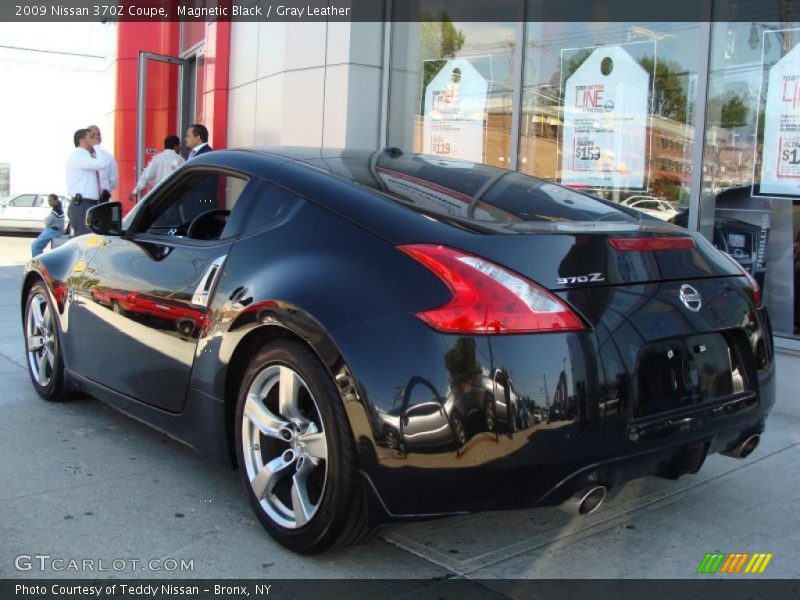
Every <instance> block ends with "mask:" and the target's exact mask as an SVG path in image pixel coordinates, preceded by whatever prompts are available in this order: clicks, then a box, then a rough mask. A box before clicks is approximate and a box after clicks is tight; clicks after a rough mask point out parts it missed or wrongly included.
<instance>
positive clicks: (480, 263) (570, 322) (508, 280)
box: [398, 244, 584, 334]
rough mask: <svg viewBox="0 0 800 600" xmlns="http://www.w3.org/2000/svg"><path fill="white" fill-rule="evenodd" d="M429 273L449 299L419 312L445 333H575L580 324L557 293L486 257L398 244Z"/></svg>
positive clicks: (450, 250) (426, 320)
mask: <svg viewBox="0 0 800 600" xmlns="http://www.w3.org/2000/svg"><path fill="white" fill-rule="evenodd" d="M398 248H399V249H400V250H402V251H403V252H405V253H406V254H408V255H409V256H410V257H412V258H413V259H414V260H416V261H417V262H419V263H421V264H422V265H424V266H425V267H427V268H428V269H430V270H431V271H433V272H434V273H435V274H436V275H437V276H438V277H439V278H440V279H441V280H442V281H443V282H444V283H445V284H447V287H449V288H450V291H451V292H452V293H453V297H452V298H451V299H450V301H449V302H448V303H447V304H445V305H444V306H440V307H438V308H434V309H431V310H426V311H423V312H419V313H417V317H419V318H420V319H421V320H422V321H424V322H425V323H427V324H428V325H429V326H431V327H432V328H433V329H435V330H437V331H441V332H445V333H473V334H489V333H491V334H502V333H546V332H557V331H578V330H581V329H584V325H583V323H582V322H581V320H580V319H579V318H578V316H577V315H576V314H575V313H574V312H572V311H571V310H570V309H569V307H568V306H566V305H565V304H564V303H563V302H562V301H561V300H559V299H558V298H557V297H556V296H554V295H553V294H551V293H550V292H548V291H547V290H545V289H544V288H542V287H540V286H538V285H536V284H535V283H533V282H532V281H529V280H527V279H525V278H524V277H522V276H520V275H517V274H516V273H513V272H511V271H509V270H507V269H505V268H503V267H500V266H498V265H496V264H494V263H492V262H489V261H488V260H485V259H483V258H480V257H478V256H474V255H472V254H467V253H465V252H462V251H460V250H454V249H452V248H448V247H446V246H434V245H427V244H415V245H408V246H399V247H398Z"/></svg>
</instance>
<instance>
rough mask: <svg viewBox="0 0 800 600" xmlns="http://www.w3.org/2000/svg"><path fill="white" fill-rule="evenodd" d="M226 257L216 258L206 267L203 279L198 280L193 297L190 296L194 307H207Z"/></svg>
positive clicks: (224, 255) (225, 255)
mask: <svg viewBox="0 0 800 600" xmlns="http://www.w3.org/2000/svg"><path fill="white" fill-rule="evenodd" d="M227 256H228V255H227V254H223V255H222V256H220V257H219V258H216V259H215V260H214V261H213V262H212V263H211V264H210V265H208V268H207V269H206V272H205V273H204V274H203V278H202V279H201V280H200V283H199V285H198V286H197V289H196V290H195V291H194V295H193V296H192V304H194V305H195V306H203V307H205V308H207V307H208V299H209V297H210V296H211V290H213V289H214V285H215V284H216V283H217V279H219V274H220V273H221V272H222V265H223V263H224V262H225V259H226V258H227Z"/></svg>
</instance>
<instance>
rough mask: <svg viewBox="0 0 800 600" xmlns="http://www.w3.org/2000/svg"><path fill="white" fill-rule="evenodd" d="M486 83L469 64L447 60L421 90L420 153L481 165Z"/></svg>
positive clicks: (463, 60)
mask: <svg viewBox="0 0 800 600" xmlns="http://www.w3.org/2000/svg"><path fill="white" fill-rule="evenodd" d="M488 90H489V82H488V81H487V80H486V78H485V77H483V75H481V74H480V72H479V71H478V70H477V69H476V68H475V67H474V66H473V65H472V64H471V63H470V61H469V60H467V59H463V58H456V59H451V60H448V61H447V62H446V63H445V64H444V66H443V67H442V68H441V69H440V70H439V72H438V73H437V74H436V76H435V77H434V78H433V79H432V80H431V82H430V83H429V84H428V87H427V88H426V89H425V109H424V110H425V113H424V115H423V125H422V152H423V153H425V154H433V155H434V156H443V157H448V158H461V159H464V160H473V161H475V162H484V158H483V146H484V122H485V120H486V94H487V92H488Z"/></svg>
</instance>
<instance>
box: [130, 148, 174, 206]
mask: <svg viewBox="0 0 800 600" xmlns="http://www.w3.org/2000/svg"><path fill="white" fill-rule="evenodd" d="M180 150H181V141H180V139H178V136H177V135H171V136H169V137H168V138H166V139H165V140H164V150H162V151H161V152H159V153H158V154H156V155H155V156H154V157H153V160H151V161H150V164H148V165H147V167H145V169H144V171H142V176H141V177H139V183H137V184H136V187H135V188H133V191H132V192H131V193H130V195H129V196H128V198H130V199H131V200H133V201H134V202H135V201H136V198H137V196H138V195H139V194H140V193H142V192H143V191H144V190H145V189H146V188H148V187H155V186H156V185H158V184H159V183H160V182H161V180H162V179H164V178H165V177H166V176H167V175H169V174H170V173H172V172H173V171H174V170H175V169H177V168H178V167H180V166H181V165H182V164H183V163H184V162H186V161H185V160H183V157H182V156H181V155H180V154H178V152H180Z"/></svg>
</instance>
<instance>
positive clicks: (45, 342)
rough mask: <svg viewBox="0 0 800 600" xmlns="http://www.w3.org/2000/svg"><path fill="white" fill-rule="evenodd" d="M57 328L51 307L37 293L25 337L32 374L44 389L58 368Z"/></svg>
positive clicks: (30, 306)
mask: <svg viewBox="0 0 800 600" xmlns="http://www.w3.org/2000/svg"><path fill="white" fill-rule="evenodd" d="M55 336H56V333H55V326H54V323H53V315H52V313H51V311H50V305H49V304H48V303H47V300H46V299H45V297H44V296H43V295H42V294H41V293H39V292H37V293H35V294H33V295H32V296H31V298H30V302H29V304H28V315H27V318H26V319H25V337H26V345H27V351H28V363H29V364H30V368H31V373H32V375H33V377H34V378H35V379H36V383H38V384H39V385H40V386H42V387H47V386H48V385H50V381H51V379H52V378H53V375H54V373H55V368H56V354H55V353H56V341H55Z"/></svg>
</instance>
